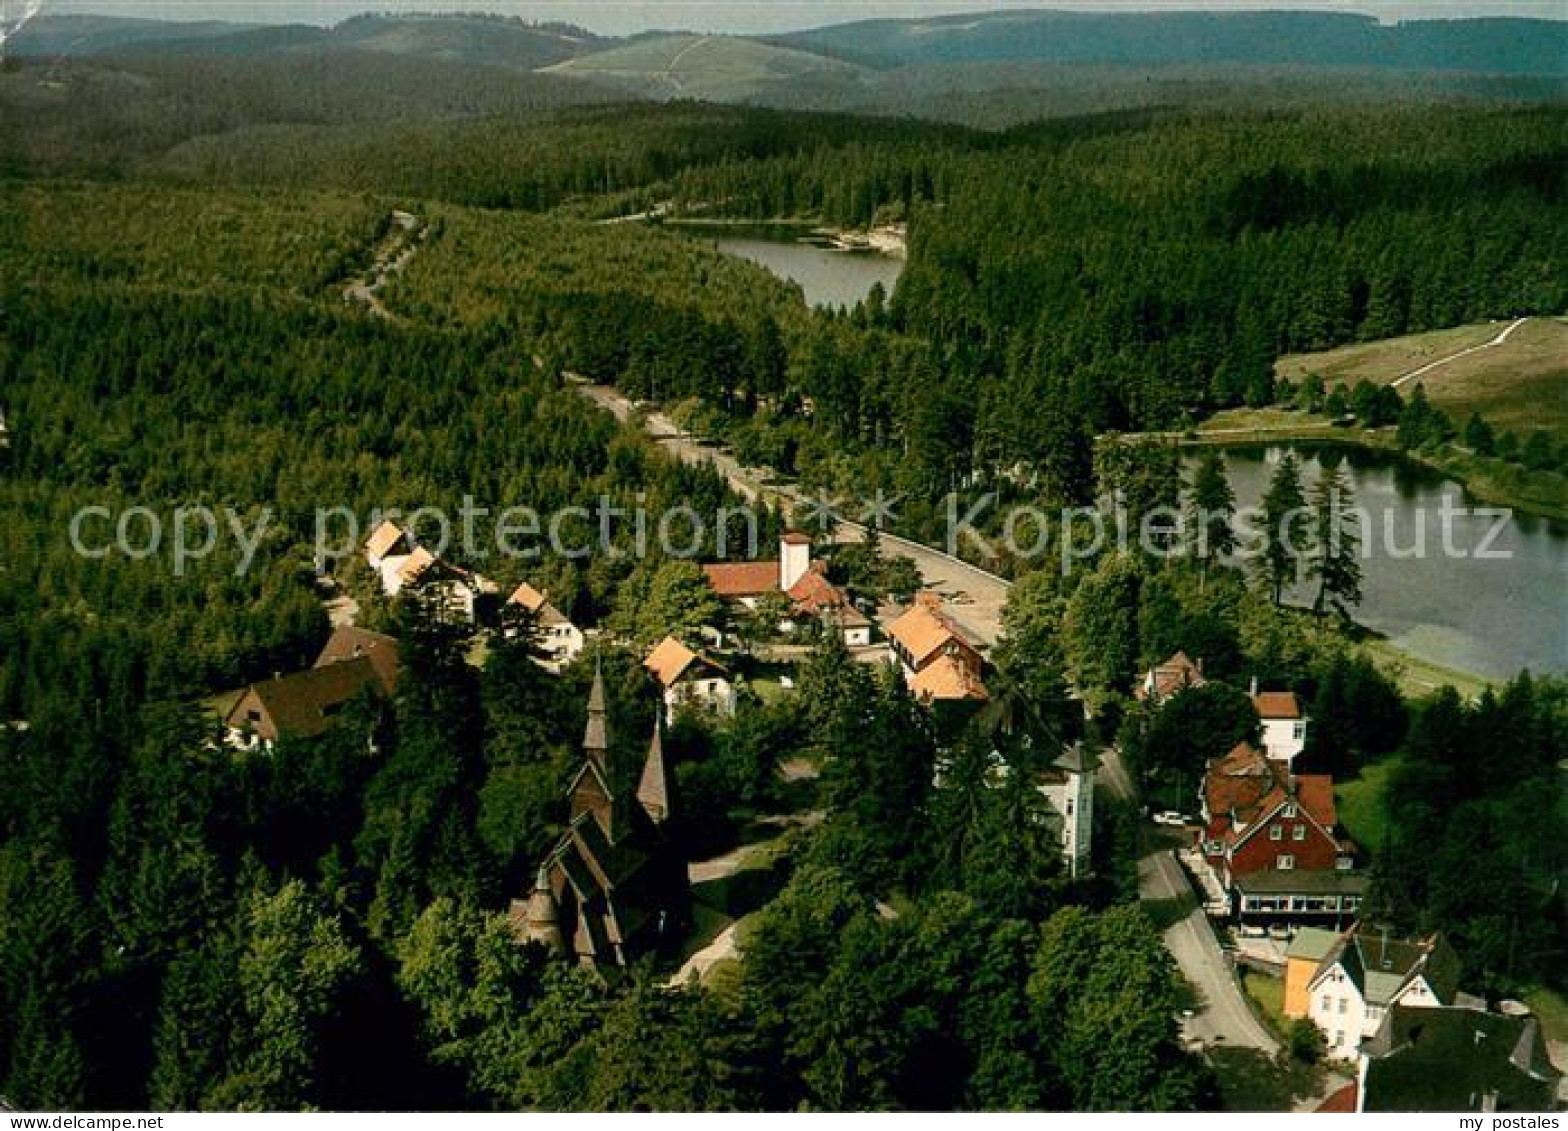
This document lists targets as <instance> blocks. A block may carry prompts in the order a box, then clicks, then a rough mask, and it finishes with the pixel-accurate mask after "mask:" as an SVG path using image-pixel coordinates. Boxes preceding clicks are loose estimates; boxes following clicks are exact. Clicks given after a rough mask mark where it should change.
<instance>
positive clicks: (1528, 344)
mask: <svg viewBox="0 0 1568 1131" xmlns="http://www.w3.org/2000/svg"><path fill="white" fill-rule="evenodd" d="M1507 326H1508V323H1507V322H1495V323H1494V322H1488V323H1483V324H1481V325H1476V326H1461V327H1458V328H1456V329H1452V330H1438V331H1436V332H1434V333H1430V334H1415V335H1412V336H1410V337H1405V338H1393V339H1390V340H1388V341H1382V342H1368V343H1365V344H1362V345H1354V346H1345V347H1343V348H1341V349H1337V350H1329V351H1328V352H1326V353H1318V354H1294V355H1291V356H1289V357H1284V358H1281V359H1280V360H1279V362H1277V363H1276V365H1275V372H1276V373H1277V374H1278V375H1279V376H1281V377H1288V378H1290V379H1291V380H1292V381H1299V380H1300V379H1301V378H1302V377H1304V376H1306V375H1307V374H1308V373H1317V374H1319V375H1321V376H1322V377H1323V379H1324V380H1325V381H1326V382H1327V383H1328V384H1329V386H1330V387H1333V386H1334V385H1336V384H1347V385H1353V384H1355V383H1356V382H1358V381H1361V380H1368V381H1372V382H1374V383H1375V384H1380V385H1383V384H1388V383H1389V382H1391V381H1395V380H1398V379H1399V378H1400V377H1403V376H1404V375H1405V374H1407V373H1411V372H1413V371H1414V370H1416V369H1419V368H1421V367H1422V366H1424V365H1430V364H1431V363H1432V362H1434V361H1439V360H1441V359H1442V358H1445V357H1450V356H1452V355H1454V354H1456V353H1458V352H1460V351H1461V350H1465V349H1469V348H1471V347H1474V346H1479V345H1482V344H1484V343H1486V342H1490V341H1492V340H1493V339H1494V338H1496V337H1497V335H1498V334H1499V333H1500V332H1501V331H1502V330H1504V329H1506V328H1507ZM1415 381H1417V382H1419V383H1420V384H1421V386H1422V387H1423V388H1424V389H1425V390H1426V395H1427V397H1428V399H1430V400H1431V402H1432V403H1433V404H1434V405H1436V406H1437V407H1438V408H1441V409H1443V410H1445V411H1446V412H1447V413H1448V414H1449V415H1450V416H1452V417H1453V419H1454V420H1455V421H1456V422H1458V423H1461V424H1462V423H1463V422H1464V421H1465V420H1466V419H1468V418H1469V416H1470V414H1471V413H1472V412H1478V413H1480V414H1481V415H1482V416H1484V417H1485V418H1486V419H1487V420H1489V421H1490V422H1491V423H1492V425H1493V426H1494V427H1496V428H1498V429H1512V430H1513V431H1515V432H1517V433H1519V434H1521V435H1527V434H1528V433H1530V432H1532V431H1535V430H1538V429H1545V430H1546V431H1548V432H1551V433H1553V434H1554V435H1555V436H1557V437H1562V436H1564V435H1568V319H1562V318H1532V319H1530V320H1529V321H1528V322H1525V323H1524V324H1523V325H1521V326H1520V327H1519V328H1518V329H1517V330H1515V331H1514V332H1513V333H1512V334H1510V335H1509V337H1508V340H1507V341H1506V342H1504V343H1503V344H1502V345H1500V346H1495V347H1491V348H1487V349H1478V350H1476V351H1475V352H1474V353H1471V354H1467V355H1466V356H1464V357H1460V358H1456V359H1455V360H1453V361H1451V362H1448V363H1446V364H1444V365H1440V366H1438V367H1437V368H1435V369H1431V370H1429V371H1427V372H1426V373H1423V374H1421V376H1419V377H1417V378H1415ZM1413 387H1414V382H1412V383H1411V384H1407V385H1405V386H1404V387H1402V388H1401V389H1400V392H1401V393H1408V392H1409V391H1410V389H1411V388H1413Z"/></svg>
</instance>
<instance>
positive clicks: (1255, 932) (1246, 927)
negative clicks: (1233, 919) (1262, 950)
mask: <svg viewBox="0 0 1568 1131" xmlns="http://www.w3.org/2000/svg"><path fill="white" fill-rule="evenodd" d="M1236 933H1237V934H1238V935H1240V936H1241V937H1242V938H1244V939H1261V938H1262V937H1263V936H1264V935H1266V934H1268V932H1267V931H1265V930H1264V929H1263V928H1262V927H1259V926H1256V925H1254V924H1252V923H1243V924H1242V925H1241V926H1239V927H1237V928H1236Z"/></svg>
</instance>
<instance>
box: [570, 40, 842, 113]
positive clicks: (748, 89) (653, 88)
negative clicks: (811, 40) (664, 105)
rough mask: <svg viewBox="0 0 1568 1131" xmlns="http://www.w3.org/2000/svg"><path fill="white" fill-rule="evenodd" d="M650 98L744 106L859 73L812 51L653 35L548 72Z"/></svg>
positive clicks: (831, 83)
mask: <svg viewBox="0 0 1568 1131" xmlns="http://www.w3.org/2000/svg"><path fill="white" fill-rule="evenodd" d="M548 70H549V72H550V73H552V74H561V75H571V76H574V77H577V78H584V79H589V80H592V81H593V82H595V83H597V84H598V85H600V86H604V87H609V88H612V89H615V90H619V91H622V92H624V93H625V94H628V95H631V96H634V97H637V98H647V99H654V100H663V99H672V98H692V99H704V100H707V101H711V102H746V101H750V100H752V99H754V98H757V97H758V96H760V95H763V94H765V93H766V92H767V91H769V90H772V89H774V88H776V87H777V86H779V85H780V84H783V83H794V84H799V83H805V84H806V85H815V84H826V85H829V86H833V87H839V86H842V85H844V84H849V85H851V86H853V85H854V84H856V83H857V82H858V80H859V78H860V77H861V76H862V75H863V74H865V73H867V72H866V71H865V68H863V67H859V66H857V65H855V64H853V63H845V62H842V61H839V60H836V59H831V58H828V57H826V56H824V55H822V54H819V53H816V52H812V51H802V50H797V49H795V48H793V47H783V46H778V45H776V44H770V43H763V42H760V41H758V40H754V39H745V38H742V37H739V36H727V35H654V36H645V37H641V38H639V39H636V40H633V41H632V42H629V43H624V44H621V45H619V46H616V47H612V48H610V49H609V50H607V51H600V52H596V53H594V54H591V55H583V56H580V57H578V58H576V59H572V60H570V61H568V62H564V63H561V64H559V65H557V66H553V67H550V68H549V69H548Z"/></svg>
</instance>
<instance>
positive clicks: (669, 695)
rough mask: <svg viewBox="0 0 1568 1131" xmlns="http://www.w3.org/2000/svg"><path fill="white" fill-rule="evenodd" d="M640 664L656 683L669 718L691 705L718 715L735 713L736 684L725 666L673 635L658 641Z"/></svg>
mask: <svg viewBox="0 0 1568 1131" xmlns="http://www.w3.org/2000/svg"><path fill="white" fill-rule="evenodd" d="M642 666H643V667H644V668H645V669H647V671H648V674H649V675H651V676H653V678H654V679H656V680H657V681H658V682H659V686H660V687H661V688H662V689H663V693H664V709H665V713H666V715H667V716H668V717H670V718H673V717H674V716H675V712H676V711H678V710H679V709H680V708H682V707H686V706H693V707H699V708H701V709H703V710H708V711H713V712H714V713H716V714H719V715H724V716H728V715H733V714H734V713H735V702H736V694H735V684H734V683H733V682H732V681H731V680H730V673H729V671H728V669H726V668H725V667H724V665H722V664H720V663H719V662H718V661H717V660H714V659H711V658H710V657H708V656H706V655H704V654H703V653H701V652H695V651H693V650H692V649H690V648H688V647H686V645H685V644H683V643H681V642H680V641H679V640H677V639H676V638H675V637H673V636H666V637H665V638H664V639H663V640H661V641H659V643H658V645H657V646H656V647H655V648H654V649H653V651H651V652H649V653H648V656H647V658H646V659H644V660H643V662H642Z"/></svg>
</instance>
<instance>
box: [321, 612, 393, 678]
mask: <svg viewBox="0 0 1568 1131" xmlns="http://www.w3.org/2000/svg"><path fill="white" fill-rule="evenodd" d="M362 657H363V658H365V659H368V660H369V661H370V666H371V667H372V668H374V669H375V671H376V678H377V679H379V680H380V682H381V689H382V690H383V691H385V692H386V693H387V694H388V695H391V694H392V692H393V691H395V690H396V689H397V675H398V660H397V641H396V640H394V639H392V637H390V636H386V635H383V634H382V633H379V632H371V631H369V630H368V629H363V628H356V627H354V626H352V625H341V626H339V627H337V628H335V629H333V630H332V635H331V636H329V637H328V638H327V642H326V644H325V645H324V646H323V647H322V649H321V654H320V655H319V656H317V657H316V663H315V666H316V667H318V668H324V667H326V666H327V665H328V664H342V663H347V662H349V661H351V660H358V659H360V658H362Z"/></svg>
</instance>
